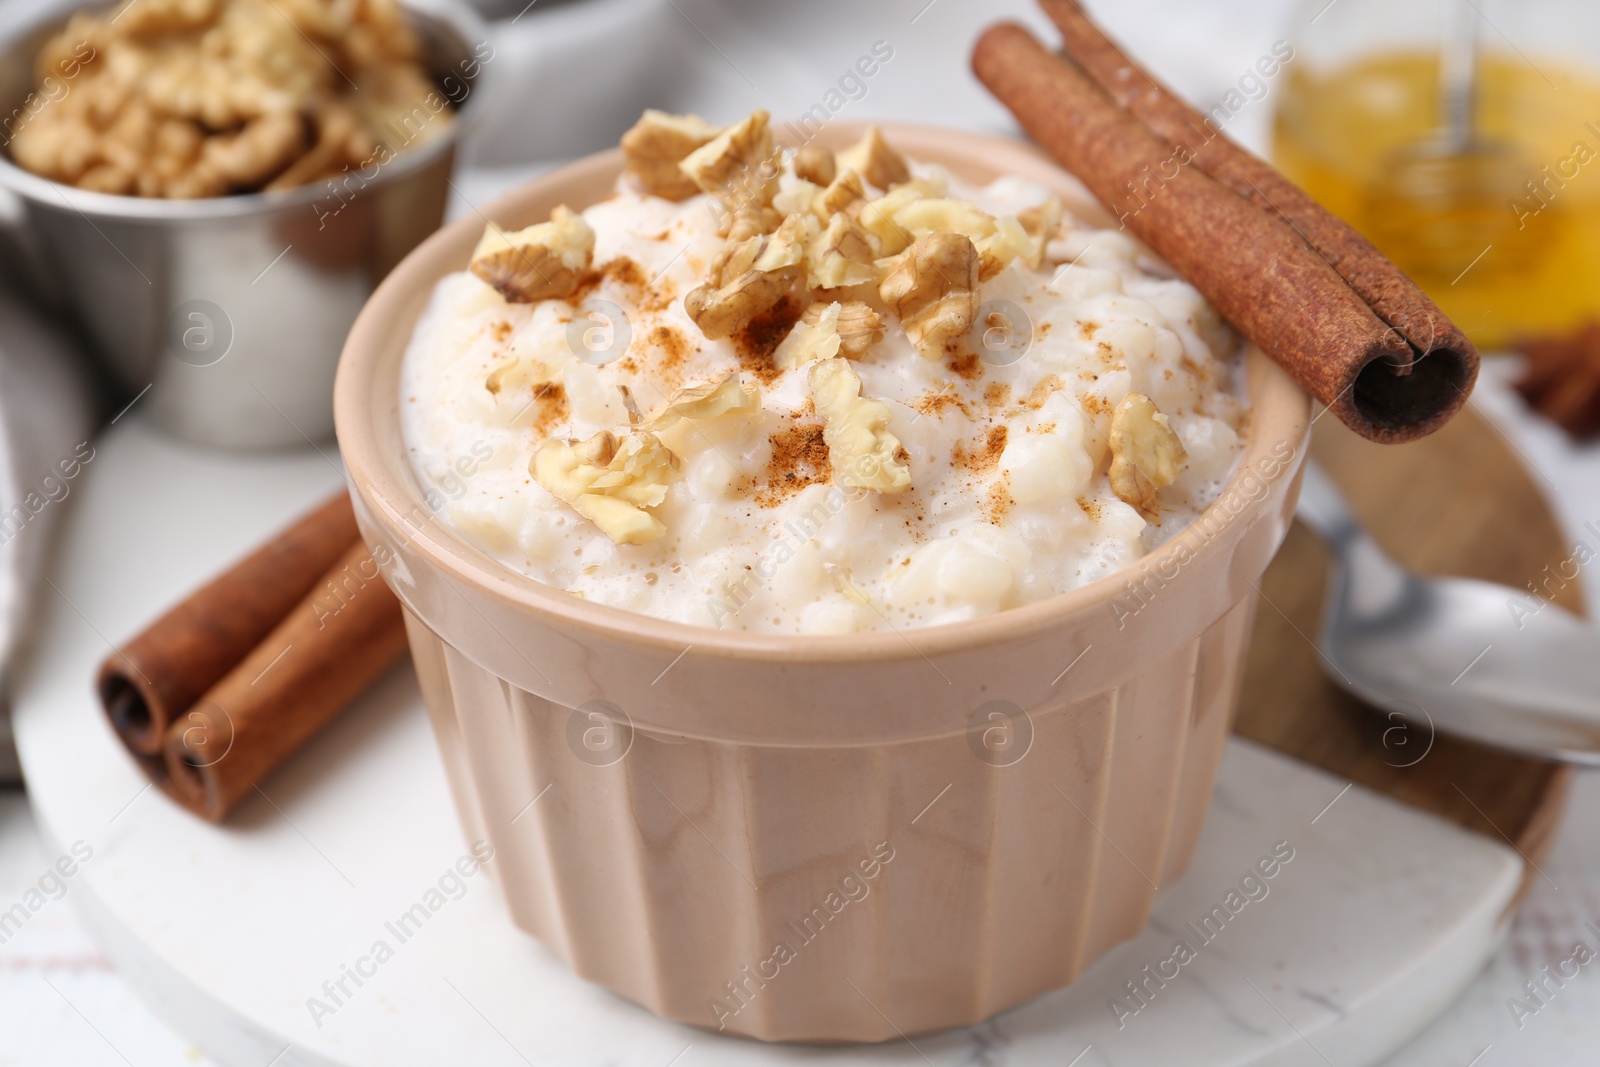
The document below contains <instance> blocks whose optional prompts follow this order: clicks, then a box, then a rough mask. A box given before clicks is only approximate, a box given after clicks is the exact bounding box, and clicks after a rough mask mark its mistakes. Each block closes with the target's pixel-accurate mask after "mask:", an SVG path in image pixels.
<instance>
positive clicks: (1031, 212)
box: [1017, 196, 1066, 270]
mask: <svg viewBox="0 0 1600 1067" xmlns="http://www.w3.org/2000/svg"><path fill="white" fill-rule="evenodd" d="M1065 217H1066V208H1064V207H1063V206H1062V204H1061V198H1060V197H1055V196H1052V197H1051V198H1050V199H1049V200H1046V201H1045V202H1044V203H1042V204H1040V205H1039V206H1037V207H1030V208H1028V209H1027V210H1025V211H1023V212H1021V213H1020V214H1018V215H1017V222H1018V223H1020V224H1021V226H1022V229H1023V232H1024V233H1026V234H1027V235H1028V236H1029V237H1031V238H1033V240H1034V241H1035V243H1036V244H1037V247H1038V251H1037V252H1035V253H1034V255H1033V258H1032V260H1031V261H1030V262H1029V263H1028V266H1030V267H1032V268H1033V269H1034V270H1038V269H1039V263H1040V262H1041V261H1042V260H1043V259H1044V248H1045V245H1047V244H1049V243H1050V242H1051V240H1052V239H1054V237H1055V236H1056V234H1058V233H1060V232H1061V222H1062V219H1063V218H1065Z"/></svg>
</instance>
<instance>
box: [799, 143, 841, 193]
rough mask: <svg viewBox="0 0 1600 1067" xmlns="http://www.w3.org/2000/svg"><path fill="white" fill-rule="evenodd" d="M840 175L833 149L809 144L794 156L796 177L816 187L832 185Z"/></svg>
mask: <svg viewBox="0 0 1600 1067" xmlns="http://www.w3.org/2000/svg"><path fill="white" fill-rule="evenodd" d="M837 173H838V164H837V163H836V162H835V161H834V158H833V149H831V148H827V147H825V146H823V145H820V144H808V145H806V146H805V147H804V148H802V149H800V150H799V151H798V152H796V153H795V154H794V176H795V177H796V178H803V179H805V180H806V181H808V182H811V183H813V184H814V185H832V184H833V179H834V176H835V175H836V174H837Z"/></svg>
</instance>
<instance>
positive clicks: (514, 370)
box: [483, 356, 556, 396]
mask: <svg viewBox="0 0 1600 1067" xmlns="http://www.w3.org/2000/svg"><path fill="white" fill-rule="evenodd" d="M555 377H556V376H555V374H554V373H553V372H552V371H551V369H550V368H549V367H547V366H545V365H544V363H542V362H540V361H539V360H537V359H532V358H529V357H526V356H522V357H519V356H509V357H507V358H506V359H504V360H502V361H501V362H499V363H497V364H495V365H494V366H493V367H491V368H489V374H488V376H487V377H486V378H484V380H483V387H484V388H485V389H487V390H489V392H490V393H491V394H492V395H494V396H499V395H500V394H501V393H504V392H508V391H509V392H521V391H522V390H524V389H531V388H533V387H534V386H536V385H543V384H545V383H546V382H551V381H554V380H555Z"/></svg>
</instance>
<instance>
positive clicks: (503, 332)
mask: <svg viewBox="0 0 1600 1067" xmlns="http://www.w3.org/2000/svg"><path fill="white" fill-rule="evenodd" d="M510 336H511V324H510V323H509V322H506V321H505V320H504V319H501V320H500V321H499V322H497V323H495V324H494V339H495V340H496V341H501V342H504V341H505V340H506V339H507V338H509V337H510Z"/></svg>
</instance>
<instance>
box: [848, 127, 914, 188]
mask: <svg viewBox="0 0 1600 1067" xmlns="http://www.w3.org/2000/svg"><path fill="white" fill-rule="evenodd" d="M839 166H841V167H849V168H850V169H851V170H853V171H855V172H856V173H857V174H859V175H861V176H862V177H863V178H865V179H866V180H867V181H868V182H870V183H871V184H873V185H875V186H877V187H878V188H879V189H889V188H892V187H893V186H896V185H899V184H900V183H901V182H908V181H910V180H911V168H910V167H908V166H906V161H905V158H904V157H903V156H901V155H900V153H899V152H896V151H895V150H894V149H892V148H890V147H889V143H888V142H887V141H885V140H884V139H883V134H882V133H881V132H880V131H879V129H878V127H876V126H873V127H871V128H870V129H868V130H867V132H866V133H865V134H863V135H862V137H861V140H859V141H857V142H856V143H855V144H853V145H851V146H850V147H849V148H846V149H845V150H844V151H843V152H840V153H839Z"/></svg>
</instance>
